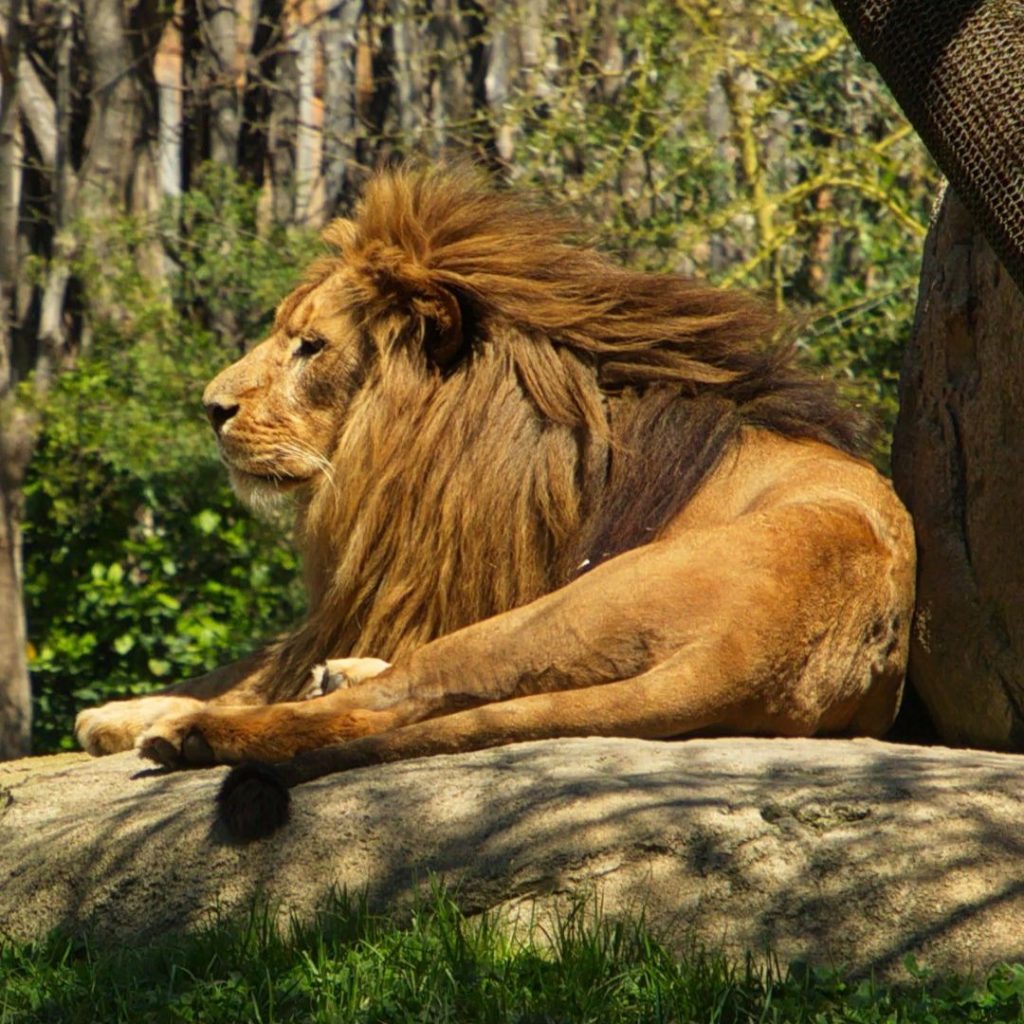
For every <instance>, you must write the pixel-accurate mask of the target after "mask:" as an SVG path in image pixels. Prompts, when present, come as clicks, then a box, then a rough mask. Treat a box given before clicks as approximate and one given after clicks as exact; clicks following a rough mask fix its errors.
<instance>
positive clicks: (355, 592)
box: [271, 168, 861, 678]
mask: <svg viewBox="0 0 1024 1024" xmlns="http://www.w3.org/2000/svg"><path fill="white" fill-rule="evenodd" d="M578 235H579V232H578V231H577V229H576V227H575V226H574V225H573V224H572V223H570V222H568V221H567V220H566V219H565V218H563V217H561V216H558V215H556V214H554V213H552V212H551V211H550V210H547V209H544V208H541V207H539V206H537V205H536V204H535V203H533V202H531V201H529V200H528V199H525V198H523V197H522V196H520V195H517V194H514V193H511V192H506V191H500V190H496V189H495V188H494V187H493V186H491V185H489V184H488V183H486V181H485V180H483V179H482V178H481V177H480V176H478V175H477V174H476V173H475V172H472V171H469V170H465V169H463V170H455V171H452V170H450V169H446V170H437V169H427V170H424V169H409V168H403V169H399V170H395V171H392V172H389V173H386V174H384V175H382V176H379V177H377V178H375V179H374V180H373V181H372V182H371V184H370V185H369V187H368V189H367V191H366V193H365V195H364V197H363V199H362V201H361V203H360V204H359V206H358V208H357V210H356V213H355V216H354V218H353V219H352V220H342V221H336V222H335V223H334V224H332V225H331V226H330V227H328V229H327V230H326V231H325V235H324V237H325V240H326V242H327V243H328V245H330V246H331V247H332V249H333V250H334V254H333V255H331V256H329V257H326V258H324V259H322V260H320V261H318V262H317V263H315V264H314V265H313V267H312V268H311V269H310V271H309V274H308V276H307V279H306V281H305V283H304V284H303V285H302V286H300V288H299V289H297V290H296V291H295V292H294V293H293V294H292V295H291V296H289V297H288V298H287V299H286V300H285V302H284V303H283V304H282V307H281V309H280V310H279V313H278V317H279V319H281V318H284V317H287V316H288V314H289V312H290V311H291V310H292V309H294V307H295V304H296V303H298V302H299V301H301V299H302V298H303V296H304V295H306V294H308V293H309V292H310V291H311V290H312V289H314V288H322V287H324V286H326V288H327V290H328V292H329V293H330V290H331V289H332V288H334V289H335V292H334V294H333V295H332V301H336V302H338V303H341V304H343V305H344V306H345V308H348V309H350V310H353V311H355V312H356V314H357V319H358V323H359V330H360V347H361V356H360V361H359V365H358V366H357V367H355V368H354V369H353V373H354V374H357V375H358V377H359V380H360V387H359V390H358V392H357V395H356V398H355V400H354V402H352V403H351V405H350V406H349V407H348V408H345V409H339V417H344V422H343V423H342V424H341V429H340V433H339V436H338V442H337V446H336V449H335V454H334V458H333V474H332V475H331V477H330V478H329V479H325V481H324V482H323V483H322V484H321V485H320V486H319V487H318V488H317V489H316V490H315V491H314V492H313V493H312V494H311V495H309V496H308V497H307V498H306V499H305V500H304V502H303V505H302V507H301V509H300V521H299V540H300V544H301V547H302V549H303V553H304V560H305V565H306V573H307V583H308V587H309V591H310V609H311V610H310V613H309V615H308V618H307V621H306V623H305V624H304V626H303V627H302V628H300V629H299V630H298V632H297V633H296V634H294V635H293V636H292V637H291V638H290V639H289V640H288V641H285V642H284V644H283V645H282V646H281V647H280V648H279V649H278V651H277V653H276V658H277V660H278V671H276V672H273V673H271V676H272V677H279V678H288V677H291V678H295V677H296V673H301V672H302V671H303V670H304V668H305V667H306V665H307V663H309V664H312V662H313V661H315V660H318V659H321V658H323V657H325V656H327V655H330V656H332V657H341V656H345V655H350V654H352V655H373V656H377V657H383V658H386V659H389V660H393V659H395V658H397V657H401V656H403V655H408V654H409V653H410V652H411V651H413V650H414V649H415V648H417V647H418V646H420V645H422V644H424V643H426V642H428V641H430V640H433V639H435V638H437V637H440V636H443V635H445V634H447V633H450V632H452V631H454V630H456V629H459V628H460V627H462V626H465V625H468V624H469V623H472V622H475V621H477V620H480V619H483V618H486V617H488V616H491V615H494V614H497V613H499V612H502V611H504V610H507V609H509V608H512V607H515V606H518V605H521V604H524V603H526V602H528V601H530V600H532V599H534V598H536V597H538V596H540V595H541V594H543V593H546V592H548V591H550V590H552V589H554V588H556V587H558V586H560V585H563V584H565V583H567V582H568V581H570V580H571V579H572V578H573V577H574V576H575V575H576V574H578V573H581V572H585V571H587V570H589V569H590V568H592V567H593V566H595V565H597V564H599V563H600V562H601V561H603V560H604V559H607V558H609V557H612V556H614V555H616V554H619V553H620V552H623V551H626V550H629V549H631V548H633V547H636V546H638V545H641V544H645V543H647V542H649V541H652V540H654V539H656V538H657V536H658V534H659V531H660V530H661V529H662V528H663V527H664V525H665V524H666V523H667V522H668V521H670V520H671V519H672V518H673V517H674V516H675V515H676V514H677V513H678V512H679V511H680V510H681V509H682V508H683V507H684V506H685V505H686V503H687V502H688V501H689V500H690V499H691V498H692V497H693V495H694V494H695V492H696V491H697V490H698V488H699V487H700V486H701V483H702V482H703V481H704V480H705V479H706V477H707V476H708V474H709V473H710V472H712V470H714V468H715V467H716V466H717V465H718V464H719V463H720V461H721V460H722V458H723V457H724V456H725V455H726V454H727V453H728V452H729V451H730V449H731V448H732V447H733V446H735V445H736V444H738V443H739V442H740V437H741V433H740V432H741V428H742V427H744V426H746V425H750V426H757V427H761V428H764V429H767V430H771V431H775V432H777V433H779V434H784V435H787V436H789V437H793V438H811V439H816V440H820V441H825V442H827V443H829V444H832V445H835V446H837V447H839V448H842V449H844V450H847V451H856V450H857V449H858V448H859V445H860V443H861V442H860V433H859V431H860V426H861V424H860V420H859V419H858V417H857V416H856V415H855V414H853V413H851V412H849V411H846V410H844V409H843V408H842V407H841V405H840V404H839V402H838V401H837V398H836V394H835V389H834V387H833V386H832V385H831V384H829V383H827V382H824V381H821V380H818V379H815V378H813V377H811V376H809V375H808V374H806V373H804V372H802V371H800V370H799V369H798V368H797V367H796V366H795V364H794V352H793V344H792V339H791V337H787V336H786V332H784V331H782V330H781V329H780V322H779V319H778V318H777V316H776V315H775V313H774V312H773V311H772V310H771V309H770V308H768V307H767V306H766V305H765V304H763V303H761V302H759V301H756V300H753V299H751V298H750V297H748V296H745V295H742V294H737V293H734V292H726V291H722V290H720V289H716V288H713V287H711V286H708V285H706V284H703V283H699V282H695V281H692V280H688V279H685V278H683V277H680V276H675V275H667V274H649V273H642V272H637V271H633V270H627V269H623V268H622V267H620V266H617V265H615V264H614V263H613V262H611V261H610V260H609V259H608V258H607V257H606V256H604V255H602V254H601V253H599V252H598V251H596V250H595V249H594V248H592V247H590V246H588V245H585V244H579V243H577V242H576V241H574V239H575V238H577V237H578ZM343 268H347V269H348V270H349V271H350V273H348V274H345V275H342V274H340V273H339V271H341V270H342V269H343ZM334 281H337V285H336V287H335V286H334V285H333V284H332V282H334Z"/></svg>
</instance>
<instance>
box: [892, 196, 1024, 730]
mask: <svg viewBox="0 0 1024 1024" xmlns="http://www.w3.org/2000/svg"><path fill="white" fill-rule="evenodd" d="M893 477H894V482H895V484H896V489H897V491H898V492H899V494H900V497H901V498H902V499H903V501H904V502H905V503H906V505H907V506H908V508H909V509H910V511H911V513H912V514H913V516H914V524H915V527H916V530H917V540H918V599H917V615H916V622H915V628H914V631H913V637H912V642H911V655H910V682H911V685H912V686H913V687H914V688H915V690H916V691H917V693H918V694H919V695H920V696H921V698H922V699H923V701H924V703H925V705H926V706H927V709H928V712H929V714H930V715H931V718H932V720H933V722H934V724H935V725H936V727H937V729H938V731H939V734H940V736H941V737H942V738H943V739H944V740H945V741H946V742H948V743H952V744H965V745H970V746H981V747H989V748H994V749H1002V750H1022V749H1024V296H1022V295H1021V293H1020V292H1019V291H1018V289H1017V287H1016V286H1015V285H1014V283H1013V281H1012V280H1011V279H1010V277H1009V275H1008V274H1007V273H1006V271H1005V270H1004V269H1003V268H1002V266H1001V264H1000V263H999V261H998V260H997V259H996V257H995V255H994V254H993V252H992V250H991V248H990V247H989V245H988V243H987V242H986V241H985V239H984V237H983V236H982V234H981V232H980V231H979V230H978V229H977V227H976V226H975V225H974V223H973V222H972V220H971V218H970V215H969V214H968V213H967V212H966V210H965V209H964V207H963V206H962V205H961V203H960V202H959V200H958V199H957V197H956V196H955V195H954V194H953V192H952V191H947V193H946V196H945V199H944V201H943V203H942V206H941V209H940V211H939V213H938V215H937V217H936V219H935V222H934V224H933V226H932V229H931V232H930V233H929V236H928V240H927V243H926V247H925V254H924V264H923V267H922V272H921V289H920V297H919V300H918V310H917V317H916V322H915V324H914V331H913V337H912V339H911V342H910V346H909V349H908V351H907V353H906V358H905V363H904V368H903V374H902V378H901V384H900V416H899V421H898V424H897V427H896V435H895V440H894V445H893Z"/></svg>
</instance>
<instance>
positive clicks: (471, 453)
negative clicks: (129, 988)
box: [77, 168, 914, 836]
mask: <svg viewBox="0 0 1024 1024" xmlns="http://www.w3.org/2000/svg"><path fill="white" fill-rule="evenodd" d="M324 237H325V239H326V241H327V242H328V243H329V244H330V245H331V246H332V247H333V248H334V250H335V255H333V256H330V257H328V258H325V259H322V260H320V261H319V262H317V263H315V264H314V265H313V267H312V268H311V269H310V271H309V274H308V275H307V278H306V281H305V283H304V284H302V285H301V286H300V287H299V288H297V289H296V290H295V291H294V292H293V293H292V294H291V295H290V296H288V298H286V299H285V300H284V302H283V303H282V304H281V306H280V308H279V309H278V311H277V318H276V320H275V323H274V327H273V331H272V333H271V335H270V337H269V338H268V339H267V340H266V341H264V342H263V343H262V344H260V345H258V346H257V347H256V348H255V349H253V350H252V351H251V352H250V353H249V354H248V355H247V356H245V357H244V358H243V359H241V360H239V361H238V362H237V363H235V364H234V365H233V366H231V367H229V368H228V369H226V370H224V371H223V372H222V373H221V374H220V375H219V376H218V377H217V378H216V379H215V380H214V381H213V382H212V383H211V384H210V385H209V386H208V387H207V389H206V393H205V395H204V402H205V405H206V409H207V411H208V413H209V417H210V421H211V423H212V424H213V428H214V431H215V432H216V434H217V439H218V443H219V445H220V450H221V455H222V457H223V459H224V462H225V463H226V464H227V466H228V471H229V472H230V474H231V479H232V482H233V484H234V486H235V488H236V490H237V491H238V493H239V494H241V495H242V497H243V498H246V499H248V500H250V501H252V502H254V503H259V502H264V501H266V500H268V499H276V498H278V497H279V496H282V495H288V496H289V497H290V498H291V499H292V500H293V501H294V502H295V505H296V508H297V514H298V531H297V535H298V542H299V545H300V547H301V549H302V551H303V554H304V559H305V573H306V583H307V586H308V589H309V607H310V611H309V613H308V615H307V617H306V619H305V621H304V622H303V623H302V624H301V625H300V626H298V628H297V629H296V630H295V632H294V633H292V635H291V636H289V637H287V638H286V639H284V640H282V641H280V642H278V643H275V644H272V645H271V646H269V647H267V648H266V649H264V650H262V651H260V652H259V653H257V654H254V655H252V656H251V657H249V658H247V659H245V660H243V661H242V662H239V663H237V664H235V665H231V666H228V667H226V668H223V669H220V670H218V671H217V672H214V673H212V674H211V675H209V676H205V677H203V678H201V679H198V680H193V681H191V682H187V683H183V684H181V685H179V686H177V687H174V688H172V689H170V690H167V691H165V692H164V693H163V694H162V695H159V696H154V697H145V698H141V699H138V700H132V701H127V702H124V703H114V704H108V705H106V706H104V707H102V708H99V709H95V710H90V711H85V712H83V713H82V714H81V715H79V718H78V722H77V734H78V737H79V740H80V741H81V743H82V745H83V746H84V747H85V748H86V749H87V750H89V751H90V752H91V753H95V754H99V753H107V752H110V751H114V750H121V749H126V748H128V747H131V746H132V745H135V746H137V747H138V749H139V751H140V752H141V754H142V755H143V756H144V757H147V758H150V759H152V760H154V761H157V762H159V763H160V764H162V765H166V766H168V767H177V766H181V765H205V764H212V763H227V764H237V763H240V762H243V761H247V762H280V763H279V764H277V765H276V766H275V767H274V768H268V767H266V766H263V765H254V764H246V765H241V766H240V767H239V768H237V769H236V770H235V772H234V773H233V774H232V775H231V776H230V777H229V779H228V781H227V783H226V784H225V788H224V791H223V792H222V795H221V810H222V814H223V815H224V817H225V820H226V822H227V824H228V826H229V828H231V829H232V830H233V831H234V833H235V834H237V835H241V836H254V835H260V834H264V833H266V832H269V831H272V830H273V829H274V828H276V827H277V826H278V825H279V824H280V823H281V822H283V821H284V819H285V817H286V813H287V788H288V787H290V786H294V785H295V784H296V783H298V782H302V781H305V780H308V779H311V778H315V777H317V776H320V775H323V774H325V773H327V772H332V771H338V770H341V769H345V768H352V767H356V766H360V765H368V764H375V763H378V762H382V761H393V760H396V759H400V758H409V757H418V756H422V755H425V754H435V753H451V752H454V751H463V750H473V749H477V748H481V747H488V746H494V745H497V744H504V743H513V742H516V741H519V740H529V739H540V738H543V737H554V736H586V735H604V736H635V737H648V738H669V737H675V736H684V735H692V734H695V733H701V734H704V735H708V734H748V735H754V734H757V735H782V736H810V735H816V734H825V735H870V736H878V735H880V734H882V733H884V732H885V731H886V729H887V728H888V727H889V726H890V724H891V723H892V721H893V718H894V716H895V714H896V710H897V707H898V704H899V699H900V692H901V687H902V678H903V672H904V666H905V661H906V655H907V634H908V623H909V620H910V613H911V607H912V604H913V580H914V542H913V535H912V531H911V524H910V520H909V518H908V516H907V513H906V511H905V510H904V509H903V507H902V506H901V505H900V503H899V501H898V500H897V499H896V497H895V496H894V495H893V492H892V490H891V488H890V487H889V485H888V484H887V483H886V481H885V480H883V479H882V478H881V477H880V476H879V475H878V473H876V472H875V471H874V470H873V469H872V468H871V466H870V465H868V464H867V463H866V462H864V461H863V460H862V459H861V458H859V457H857V455H856V451H857V446H858V429H857V423H858V420H857V418H856V417H855V416H853V415H852V414H851V413H848V412H845V411H843V410H842V409H841V407H840V406H839V404H838V403H837V400H836V398H835V395H834V392H833V389H832V388H831V387H829V386H827V385H825V384H824V383H822V382H821V381H818V380H815V379H812V378H810V377H808V376H806V375H804V374H803V373H801V372H800V371H798V370H797V369H795V368H794V366H793V362H792V352H791V345H789V344H788V343H783V342H780V341H777V340H776V341H773V340H772V339H773V338H776V337H777V335H778V331H777V324H776V323H775V321H774V318H773V315H772V314H771V313H770V312H769V311H767V310H766V309H765V308H764V307H763V306H762V305H760V304H758V303H756V302H754V301H752V300H751V299H749V298H746V297H743V296H740V295H735V294H731V293H726V292H722V291H719V290H716V289H713V288H710V287H707V286H705V285H703V284H699V283H694V282H692V281H688V280H684V279H682V278H680V277H677V276H672V275H653V274H643V273H637V272H634V271H630V270H623V269H621V268H619V267H617V266H615V265H614V264H612V263H611V262H610V261H609V260H607V259H606V258H605V257H604V256H601V255H599V254H598V253H597V252H595V251H594V250H592V249H589V248H585V247H581V246H577V245H575V244H572V243H571V242H570V241H569V240H568V237H569V236H568V235H567V229H566V225H565V223H564V222H563V221H561V220H560V219H558V218H556V217H554V216H552V215H551V214H550V213H545V212H543V211H541V210H538V209H535V208H533V207H532V206H531V205H530V203H529V202H528V201H526V200H525V199H523V198H521V197H517V196H515V195H512V194H509V193H506V192H498V191H495V190H493V189H491V188H489V187H488V186H487V185H486V184H485V183H484V182H482V181H481V179H479V178H478V177H477V176H475V175H474V174H473V173H471V172H469V171H466V170H462V171H443V170H411V169H408V168H406V169H402V170H397V171H392V172H389V173H386V174H383V175H381V176H379V177H377V178H376V179H375V180H373V181H372V182H371V184H370V185H369V187H368V189H367V190H366V194H365V196H364V198H363V200H362V202H361V204H360V206H359V208H358V210H357V214H356V217H355V219H354V220H352V221H349V220H338V221H335V222H334V223H333V224H331V225H330V226H329V227H328V228H327V230H326V232H325V235H324ZM366 656H377V657H380V658H384V659H386V660H387V662H393V665H388V664H387V663H386V662H384V661H377V660H373V658H368V657H366ZM339 658H341V659H346V660H343V661H337V662H335V661H331V662H329V663H328V666H327V668H326V669H324V668H319V669H318V668H317V666H319V665H321V663H324V662H325V661H327V660H328V659H339ZM381 670H383V671H381ZM376 673H380V674H376ZM338 682H341V683H343V684H344V685H341V686H336V685H334V684H336V683H338ZM311 697H314V698H315V699H309V698H311Z"/></svg>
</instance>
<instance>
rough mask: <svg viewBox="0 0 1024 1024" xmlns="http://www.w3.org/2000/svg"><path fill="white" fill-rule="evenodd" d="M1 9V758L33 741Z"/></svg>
mask: <svg viewBox="0 0 1024 1024" xmlns="http://www.w3.org/2000/svg"><path fill="white" fill-rule="evenodd" d="M4 7H5V9H4V11H3V14H4V22H5V33H4V34H5V38H4V39H3V40H2V41H0V88H2V92H0V760H7V759H9V758H12V757H21V756H23V755H25V754H27V753H29V749H30V746H31V738H32V695H31V690H30V688H29V678H28V664H27V662H26V656H25V608H24V605H23V603H22V599H21V505H22V501H21V483H22V478H23V475H24V471H25V465H26V463H27V456H28V453H29V452H30V451H31V433H32V431H31V424H30V423H29V422H28V421H27V420H26V419H25V417H24V416H23V415H22V414H21V413H20V411H19V410H18V409H17V408H16V407H15V405H14V401H13V394H12V390H13V387H14V384H15V382H16V380H15V366H14V355H13V353H14V340H15V332H16V330H17V313H16V309H15V301H16V292H17V278H18V273H19V267H18V257H17V253H18V205H19V196H20V191H21V144H20V135H19V123H18V114H19V89H18V71H19V69H20V67H21V65H22V60H21V26H20V22H19V19H20V16H21V10H20V8H21V4H20V3H19V2H18V0H14V2H12V3H9V4H5V5H4Z"/></svg>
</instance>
